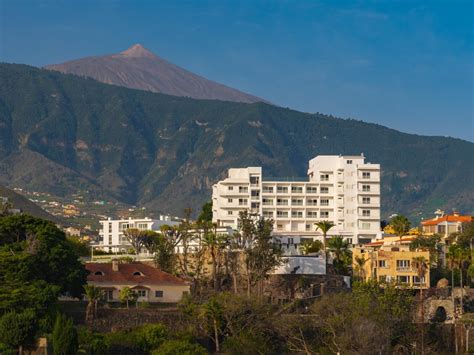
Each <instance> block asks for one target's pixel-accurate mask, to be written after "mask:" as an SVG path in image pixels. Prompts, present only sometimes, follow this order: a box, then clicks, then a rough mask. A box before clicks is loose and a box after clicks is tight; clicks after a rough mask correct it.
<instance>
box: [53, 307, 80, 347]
mask: <svg viewBox="0 0 474 355" xmlns="http://www.w3.org/2000/svg"><path fill="white" fill-rule="evenodd" d="M52 342H53V354H54V355H75V354H76V353H77V349H78V347H79V345H78V338H77V332H76V328H74V324H73V323H72V319H71V318H68V317H66V316H65V315H63V314H61V313H58V315H57V316H56V321H55V322H54V328H53V334H52Z"/></svg>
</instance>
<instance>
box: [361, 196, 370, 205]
mask: <svg viewBox="0 0 474 355" xmlns="http://www.w3.org/2000/svg"><path fill="white" fill-rule="evenodd" d="M362 204H364V205H369V204H370V197H362Z"/></svg>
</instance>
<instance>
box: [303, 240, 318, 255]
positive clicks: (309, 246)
mask: <svg viewBox="0 0 474 355" xmlns="http://www.w3.org/2000/svg"><path fill="white" fill-rule="evenodd" d="M300 250H301V252H302V253H303V255H309V254H312V253H319V252H320V251H321V250H323V243H322V242H321V241H319V240H307V241H305V242H303V243H301V244H300Z"/></svg>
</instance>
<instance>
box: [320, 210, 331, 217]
mask: <svg viewBox="0 0 474 355" xmlns="http://www.w3.org/2000/svg"><path fill="white" fill-rule="evenodd" d="M320 214H321V218H328V217H329V212H328V211H321V213H320Z"/></svg>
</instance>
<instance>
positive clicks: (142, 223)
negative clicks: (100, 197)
mask: <svg viewBox="0 0 474 355" xmlns="http://www.w3.org/2000/svg"><path fill="white" fill-rule="evenodd" d="M99 223H100V224H101V229H100V230H99V237H100V245H101V246H103V247H104V249H106V250H107V249H108V250H109V251H114V252H117V251H122V250H125V249H127V248H128V247H129V246H130V243H129V242H128V241H127V239H126V238H125V236H124V235H123V232H124V231H125V230H127V229H130V228H135V229H139V230H153V231H159V230H160V228H161V226H163V225H169V226H174V225H178V224H179V222H177V221H172V220H171V218H170V217H169V216H160V219H151V218H138V219H132V218H128V219H111V218H108V219H106V220H103V221H99Z"/></svg>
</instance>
